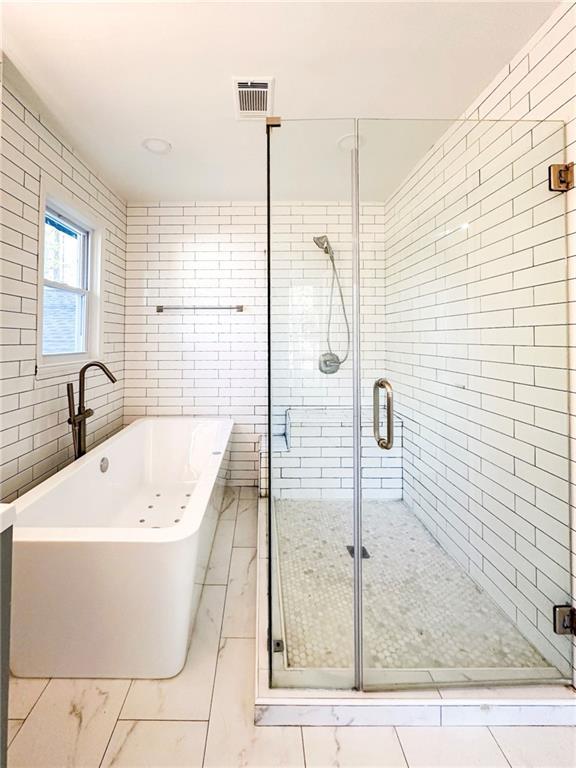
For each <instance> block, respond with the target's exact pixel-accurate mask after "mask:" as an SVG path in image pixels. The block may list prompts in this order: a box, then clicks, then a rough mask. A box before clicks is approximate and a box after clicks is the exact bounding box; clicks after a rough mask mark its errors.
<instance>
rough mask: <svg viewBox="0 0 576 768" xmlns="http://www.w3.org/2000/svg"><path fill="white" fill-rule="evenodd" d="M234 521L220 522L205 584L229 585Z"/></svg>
mask: <svg viewBox="0 0 576 768" xmlns="http://www.w3.org/2000/svg"><path fill="white" fill-rule="evenodd" d="M234 526H235V521H234V520H220V522H219V523H218V527H217V528H216V534H215V536H214V544H213V545H212V552H211V554H210V561H209V562H208V570H207V572H206V581H205V584H224V585H226V584H227V583H228V570H229V568H230V556H231V553H232V540H233V538H234Z"/></svg>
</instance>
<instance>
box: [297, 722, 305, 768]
mask: <svg viewBox="0 0 576 768" xmlns="http://www.w3.org/2000/svg"><path fill="white" fill-rule="evenodd" d="M299 727H300V743H301V744H302V759H303V761H304V768H306V745H305V744H304V728H303V727H302V726H299Z"/></svg>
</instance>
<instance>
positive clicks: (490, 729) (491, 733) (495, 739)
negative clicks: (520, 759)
mask: <svg viewBox="0 0 576 768" xmlns="http://www.w3.org/2000/svg"><path fill="white" fill-rule="evenodd" d="M486 727H487V729H488V733H489V734H490V736H492V738H493V739H494V741H495V742H496V746H497V747H498V749H499V750H500V752H501V753H502V755H503V756H504V760H506V763H507V764H508V765H509V766H510V768H513V767H512V763H511V762H510V760H508V755H507V754H506V752H504V749H503V747H502V745H501V744H500V742H499V741H498V739H497V738H496V735H495V734H494V733H493V731H492V727H491V726H489V725H488V726H486Z"/></svg>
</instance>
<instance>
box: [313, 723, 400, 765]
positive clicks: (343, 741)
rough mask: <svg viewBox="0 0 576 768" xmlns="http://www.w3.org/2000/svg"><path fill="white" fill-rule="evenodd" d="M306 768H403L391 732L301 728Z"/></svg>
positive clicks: (359, 729)
mask: <svg viewBox="0 0 576 768" xmlns="http://www.w3.org/2000/svg"><path fill="white" fill-rule="evenodd" d="M302 734H303V739H304V755H305V757H306V768H332V767H334V768H406V765H407V764H406V760H405V759H404V755H403V753H402V747H401V746H400V741H399V740H398V736H397V735H396V731H395V730H394V728H378V727H374V728H357V727H353V726H352V727H351V726H348V727H343V728H338V727H336V728H303V729H302Z"/></svg>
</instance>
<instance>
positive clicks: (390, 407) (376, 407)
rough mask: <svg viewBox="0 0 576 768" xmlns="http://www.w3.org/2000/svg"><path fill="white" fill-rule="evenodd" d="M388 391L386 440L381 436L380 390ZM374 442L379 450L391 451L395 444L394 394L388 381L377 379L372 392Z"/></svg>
mask: <svg viewBox="0 0 576 768" xmlns="http://www.w3.org/2000/svg"><path fill="white" fill-rule="evenodd" d="M381 389H385V390H386V439H384V438H383V437H382V436H381V435H380V390H381ZM372 416H373V427H374V440H376V443H377V445H378V448H382V449H383V450H387V451H389V450H390V448H392V446H393V444H394V392H393V391H392V384H390V382H389V381H388V379H376V381H375V382H374V388H373V390H372Z"/></svg>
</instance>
